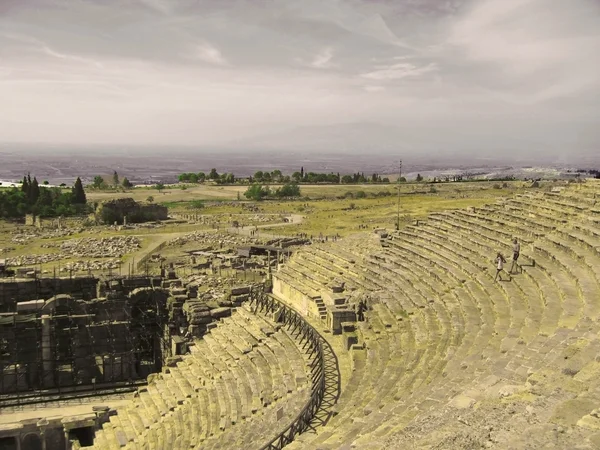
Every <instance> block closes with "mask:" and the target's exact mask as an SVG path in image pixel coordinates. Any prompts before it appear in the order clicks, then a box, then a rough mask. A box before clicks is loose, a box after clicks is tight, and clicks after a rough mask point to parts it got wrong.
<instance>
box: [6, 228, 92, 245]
mask: <svg viewBox="0 0 600 450" xmlns="http://www.w3.org/2000/svg"><path fill="white" fill-rule="evenodd" d="M82 231H83V230H82V229H73V228H62V229H57V230H46V231H42V230H40V231H33V230H28V231H27V232H23V231H17V232H16V233H15V235H14V236H13V237H12V239H11V240H12V242H13V243H15V244H27V243H29V241H31V240H33V239H38V238H39V239H55V238H61V237H66V236H72V235H74V234H75V233H81V232H82Z"/></svg>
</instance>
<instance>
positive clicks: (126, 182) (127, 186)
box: [121, 177, 133, 189]
mask: <svg viewBox="0 0 600 450" xmlns="http://www.w3.org/2000/svg"><path fill="white" fill-rule="evenodd" d="M121 185H122V186H123V187H124V188H125V189H131V188H132V187H133V184H132V183H131V181H129V179H128V178H127V177H123V181H121Z"/></svg>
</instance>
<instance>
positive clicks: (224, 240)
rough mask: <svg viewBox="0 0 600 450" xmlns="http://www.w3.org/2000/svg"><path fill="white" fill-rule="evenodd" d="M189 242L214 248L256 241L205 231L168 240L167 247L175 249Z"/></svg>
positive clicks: (254, 241) (254, 240) (255, 241)
mask: <svg viewBox="0 0 600 450" xmlns="http://www.w3.org/2000/svg"><path fill="white" fill-rule="evenodd" d="M191 242H197V243H201V244H205V245H206V246H211V247H215V248H223V247H235V246H238V245H244V244H255V243H257V242H258V240H257V239H254V238H250V237H246V236H235V235H230V234H226V233H213V232H205V231H194V232H193V233H188V234H184V235H183V236H179V237H176V238H175V239H172V240H170V241H169V242H168V243H167V245H168V246H170V247H177V246H181V245H185V244H188V243H191Z"/></svg>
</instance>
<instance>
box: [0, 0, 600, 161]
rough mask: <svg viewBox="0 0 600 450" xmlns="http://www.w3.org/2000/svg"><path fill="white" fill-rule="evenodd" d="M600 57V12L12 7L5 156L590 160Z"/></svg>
mask: <svg viewBox="0 0 600 450" xmlns="http://www.w3.org/2000/svg"><path fill="white" fill-rule="evenodd" d="M599 54H600V3H598V2H597V1H596V0H571V1H569V2H564V1H558V0H464V1H463V0H461V1H457V0H450V1H440V0H422V1H419V2H416V1H413V0H397V1H377V2H373V1H366V0H348V1H339V0H337V1H336V0H305V1H303V2H301V3H298V2H292V1H283V0H282V1H280V2H264V1H249V0H247V1H242V0H240V1H235V2H218V1H216V0H214V1H203V2H197V1H193V0H129V1H127V2H122V1H117V0H105V1H102V2H99V1H81V0H77V1H74V0H3V1H2V2H0V98H2V100H3V101H2V102H1V103H0V140H1V141H3V142H5V143H8V144H5V146H6V145H8V146H10V145H12V144H11V143H17V144H18V143H23V144H25V143H27V144H38V145H42V146H44V145H45V146H47V148H48V149H51V148H53V146H59V147H60V146H75V147H76V146H83V147H86V148H90V147H92V146H94V145H99V144H102V145H110V146H117V147H118V146H123V147H127V148H129V149H130V150H131V149H134V150H131V151H140V152H143V151H144V149H146V150H147V149H148V148H149V147H150V146H166V147H169V148H180V147H192V148H194V147H195V148H197V149H198V151H209V150H207V149H211V148H213V149H215V151H225V150H227V151H242V150H245V151H250V152H259V151H261V150H264V151H275V150H276V151H282V152H290V153H293V152H303V153H309V152H310V153H319V152H323V151H328V152H331V153H344V152H348V153H359V152H367V153H372V154H383V155H401V156H402V157H403V158H410V157H416V156H419V155H422V156H424V157H425V156H426V155H429V157H439V156H445V157H450V155H452V154H457V155H461V157H462V156H465V157H467V156H469V155H472V156H473V157H474V158H487V157H492V156H494V155H496V156H498V154H501V156H504V157H505V158H507V159H509V160H519V159H523V160H530V159H535V158H542V159H546V160H552V161H554V160H556V161H564V162H568V161H569V160H574V159H577V158H583V159H584V160H587V159H588V158H591V157H593V156H594V155H595V153H596V152H598V149H599V147H600V146H599V145H598V144H599V142H600V131H598V127H597V120H598V117H599V116H600V114H599V113H600V60H599V59H598V55H599ZM139 149H141V150H139Z"/></svg>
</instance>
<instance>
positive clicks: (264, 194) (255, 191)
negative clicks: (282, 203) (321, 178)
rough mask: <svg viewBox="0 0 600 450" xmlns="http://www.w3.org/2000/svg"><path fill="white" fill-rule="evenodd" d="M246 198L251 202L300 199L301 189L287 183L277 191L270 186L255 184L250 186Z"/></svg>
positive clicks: (245, 193) (245, 194)
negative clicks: (272, 199)
mask: <svg viewBox="0 0 600 450" xmlns="http://www.w3.org/2000/svg"><path fill="white" fill-rule="evenodd" d="M244 197H246V198H247V199H249V200H254V201H261V200H265V199H268V198H278V199H281V198H294V197H300V187H299V186H298V185H297V184H293V183H286V184H284V185H283V186H281V187H278V188H276V189H271V188H270V187H269V186H263V185H262V184H259V183H254V184H252V186H250V187H249V188H248V189H247V190H246V192H244Z"/></svg>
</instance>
